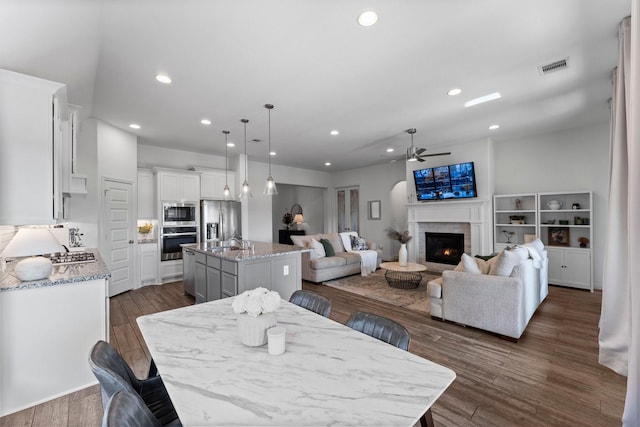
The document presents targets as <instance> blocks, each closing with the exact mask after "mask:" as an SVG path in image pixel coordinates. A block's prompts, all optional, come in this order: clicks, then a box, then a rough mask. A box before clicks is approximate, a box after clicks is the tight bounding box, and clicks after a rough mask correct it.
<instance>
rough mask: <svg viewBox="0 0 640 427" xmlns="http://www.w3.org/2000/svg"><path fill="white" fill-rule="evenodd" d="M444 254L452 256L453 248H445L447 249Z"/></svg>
mask: <svg viewBox="0 0 640 427" xmlns="http://www.w3.org/2000/svg"><path fill="white" fill-rule="evenodd" d="M444 254H445V255H446V256H451V249H449V248H447V249H445V250H444Z"/></svg>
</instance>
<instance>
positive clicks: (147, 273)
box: [138, 243, 158, 286]
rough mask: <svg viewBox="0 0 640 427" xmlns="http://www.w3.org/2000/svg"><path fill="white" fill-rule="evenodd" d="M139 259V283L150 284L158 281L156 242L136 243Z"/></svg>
mask: <svg viewBox="0 0 640 427" xmlns="http://www.w3.org/2000/svg"><path fill="white" fill-rule="evenodd" d="M138 254H139V256H138V259H139V260H140V285H141V286H144V285H150V284H154V283H156V282H157V281H158V279H157V276H158V244H157V243H141V244H138Z"/></svg>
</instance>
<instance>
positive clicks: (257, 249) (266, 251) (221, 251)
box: [182, 241, 309, 261]
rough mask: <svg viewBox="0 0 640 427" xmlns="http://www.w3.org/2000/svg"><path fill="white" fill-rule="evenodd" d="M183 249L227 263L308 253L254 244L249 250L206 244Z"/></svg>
mask: <svg viewBox="0 0 640 427" xmlns="http://www.w3.org/2000/svg"><path fill="white" fill-rule="evenodd" d="M182 247H183V248H185V249H191V250H193V251H195V252H200V253H203V254H206V255H210V256H214V257H218V258H222V259H226V260H229V261H246V260H251V259H258V258H270V257H276V256H280V255H286V254H292V253H297V252H309V249H305V248H300V247H297V246H292V245H281V244H279V243H267V242H255V241H251V242H250V243H249V249H232V248H220V247H213V248H212V247H210V246H209V244H208V243H206V242H200V243H193V244H188V245H182Z"/></svg>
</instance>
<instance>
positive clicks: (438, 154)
mask: <svg viewBox="0 0 640 427" xmlns="http://www.w3.org/2000/svg"><path fill="white" fill-rule="evenodd" d="M449 154H451V152H447V153H433V154H423V155H421V156H420V157H435V156H448V155H449Z"/></svg>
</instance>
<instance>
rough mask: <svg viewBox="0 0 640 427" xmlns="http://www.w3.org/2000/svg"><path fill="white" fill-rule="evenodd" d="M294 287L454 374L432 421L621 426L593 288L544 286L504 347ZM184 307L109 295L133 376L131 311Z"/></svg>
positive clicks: (78, 421)
mask: <svg viewBox="0 0 640 427" xmlns="http://www.w3.org/2000/svg"><path fill="white" fill-rule="evenodd" d="M303 287H304V288H305V289H310V290H313V291H315V292H318V293H320V294H323V295H325V296H327V297H328V298H330V299H331V301H332V304H333V307H332V310H331V318H332V319H334V320H336V321H338V322H341V323H345V322H346V320H347V318H348V317H349V316H350V315H351V313H353V312H355V311H356V310H366V311H371V312H375V313H378V314H381V315H384V316H387V317H390V318H392V319H394V320H397V321H398V322H400V323H402V324H403V325H405V326H406V327H407V329H408V330H409V332H410V334H411V347H410V351H411V352H413V353H416V354H418V355H420V356H422V357H425V358H427V359H430V360H433V361H435V362H437V363H440V364H442V365H445V366H448V367H449V368H451V369H453V370H454V371H455V372H456V374H457V378H456V380H455V381H454V383H453V384H452V385H451V386H450V387H449V389H448V390H447V391H446V392H445V393H444V394H443V395H442V397H441V398H440V399H439V400H438V402H437V403H436V404H435V405H434V407H433V418H434V421H435V423H436V425H437V426H525V425H526V426H577V425H595V426H619V425H621V422H620V419H621V417H622V411H623V405H624V394H625V384H626V382H625V378H624V377H621V376H620V375H617V374H615V373H614V372H613V371H610V370H608V369H606V368H604V367H602V366H600V365H599V364H598V319H599V316H600V303H601V294H600V293H598V292H596V293H589V292H586V291H579V290H574V289H567V288H560V287H551V289H550V294H549V297H548V298H547V300H546V301H545V302H544V303H543V304H542V305H541V306H540V307H539V308H538V311H537V312H536V314H535V315H534V316H533V318H532V320H531V322H530V323H529V326H528V327H527V329H526V331H525V333H524V335H523V336H522V338H521V339H520V341H519V342H518V343H513V342H511V341H507V340H504V339H501V338H499V337H496V336H494V335H492V334H489V333H487V332H483V331H479V330H476V329H473V328H465V327H462V326H459V325H455V324H451V323H443V322H439V321H436V320H432V319H430V318H426V317H425V316H423V315H420V314H419V313H416V312H411V311H406V310H402V309H399V308H398V307H395V306H393V305H389V304H385V303H381V302H378V301H374V300H370V299H367V298H364V297H360V296H357V295H354V294H350V293H347V292H344V291H341V290H339V289H335V288H330V287H327V286H322V285H314V284H311V283H304V284H303ZM192 303H193V298H191V297H188V296H184V295H183V293H182V283H181V282H176V283H170V284H166V285H162V286H148V287H145V288H141V289H138V290H135V291H130V292H126V293H124V294H121V295H118V296H116V297H114V298H112V299H111V342H112V344H113V345H114V346H115V347H116V348H117V349H118V351H120V352H121V353H122V354H123V356H124V358H125V359H126V360H127V362H128V363H129V364H130V365H131V366H132V367H133V369H134V371H135V372H136V373H137V374H138V375H139V376H143V375H144V374H145V373H146V370H147V368H148V363H149V359H150V358H149V354H148V351H147V348H146V345H145V343H144V340H143V338H142V336H141V335H140V332H139V330H138V328H137V325H136V321H135V319H136V317H138V316H140V315H143V314H149V313H154V312H158V311H163V310H167V309H171V308H177V307H182V306H185V305H190V304H192ZM309 363H313V361H310V362H309ZM101 413H102V405H101V402H100V393H99V389H98V387H97V386H95V387H91V388H88V389H86V390H82V391H80V392H77V393H73V394H71V395H68V396H64V397H62V398H59V399H56V400H53V401H50V402H47V403H45V404H42V405H38V406H35V407H33V408H29V409H26V410H24V411H21V412H18V413H16V414H12V415H10V416H7V417H3V418H0V426H30V425H33V426H36V425H47V426H52V425H61V426H66V425H69V426H72V425H83V426H84V425H98V424H99V423H100V417H101Z"/></svg>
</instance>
